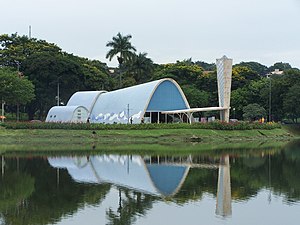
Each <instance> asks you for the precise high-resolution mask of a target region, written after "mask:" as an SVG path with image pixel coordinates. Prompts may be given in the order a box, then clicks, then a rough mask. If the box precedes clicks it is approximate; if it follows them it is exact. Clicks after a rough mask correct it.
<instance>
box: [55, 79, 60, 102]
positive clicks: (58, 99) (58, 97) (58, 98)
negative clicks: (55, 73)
mask: <svg viewBox="0 0 300 225" xmlns="http://www.w3.org/2000/svg"><path fill="white" fill-rule="evenodd" d="M60 78H61V77H58V78H57V88H56V89H57V95H56V102H57V106H59V105H60V96H59V95H60V90H59V79H60Z"/></svg>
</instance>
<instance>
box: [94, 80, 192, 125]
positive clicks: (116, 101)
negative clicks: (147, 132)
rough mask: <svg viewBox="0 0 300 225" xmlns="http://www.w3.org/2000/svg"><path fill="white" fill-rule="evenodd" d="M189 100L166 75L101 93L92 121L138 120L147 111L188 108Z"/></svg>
mask: <svg viewBox="0 0 300 225" xmlns="http://www.w3.org/2000/svg"><path fill="white" fill-rule="evenodd" d="M189 108H190V106H189V103H188V101H187V99H186V97H185V95H184V93H183V92H182V90H181V88H180V86H179V85H178V84H177V83H176V81H174V80H173V79H169V78H165V79H161V80H156V81H152V82H148V83H144V84H140V85H136V86H132V87H128V88H123V89H119V90H116V91H111V92H106V93H102V94H101V95H100V96H99V98H98V100H97V101H96V103H95V105H94V107H93V109H92V111H91V113H90V117H91V122H94V123H127V121H128V109H129V117H132V119H133V123H140V121H141V118H142V116H143V115H144V113H145V112H146V111H155V112H160V111H167V110H176V109H177V110H178V109H189Z"/></svg>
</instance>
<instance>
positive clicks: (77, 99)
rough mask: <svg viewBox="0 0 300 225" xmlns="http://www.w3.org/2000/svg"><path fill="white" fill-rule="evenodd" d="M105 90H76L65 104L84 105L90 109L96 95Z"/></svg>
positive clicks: (96, 97) (95, 99)
mask: <svg viewBox="0 0 300 225" xmlns="http://www.w3.org/2000/svg"><path fill="white" fill-rule="evenodd" d="M105 92H106V91H78V92H76V93H75V94H73V95H72V96H71V98H70V99H69V101H68V103H67V106H79V105H80V106H84V107H85V108H87V109H88V110H89V112H90V111H91V110H92V108H93V106H94V104H95V103H96V101H97V99H98V97H99V96H100V95H101V94H102V93H105Z"/></svg>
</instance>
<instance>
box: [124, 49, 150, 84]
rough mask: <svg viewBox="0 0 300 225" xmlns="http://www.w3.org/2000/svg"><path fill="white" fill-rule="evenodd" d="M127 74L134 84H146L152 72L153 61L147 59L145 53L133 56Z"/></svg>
mask: <svg viewBox="0 0 300 225" xmlns="http://www.w3.org/2000/svg"><path fill="white" fill-rule="evenodd" d="M126 67H127V68H128V73H129V74H132V76H133V78H134V79H135V81H136V84H141V83H144V82H147V81H149V80H150V78H151V74H152V72H153V71H154V64H153V61H152V60H151V59H150V58H148V57H147V53H145V52H144V53H139V54H138V55H135V56H134V57H133V59H132V61H131V62H129V63H128V66H126Z"/></svg>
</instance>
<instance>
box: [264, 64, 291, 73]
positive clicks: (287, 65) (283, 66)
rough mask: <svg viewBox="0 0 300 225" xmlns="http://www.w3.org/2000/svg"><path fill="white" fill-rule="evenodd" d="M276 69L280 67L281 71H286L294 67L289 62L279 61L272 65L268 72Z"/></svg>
mask: <svg viewBox="0 0 300 225" xmlns="http://www.w3.org/2000/svg"><path fill="white" fill-rule="evenodd" d="M275 69H279V70H280V71H285V70H289V69H292V67H291V65H290V64H289V63H283V62H277V63H275V64H274V65H273V66H270V67H269V69H268V72H273V71H274V70H275Z"/></svg>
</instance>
